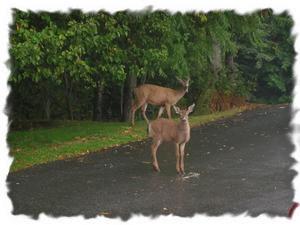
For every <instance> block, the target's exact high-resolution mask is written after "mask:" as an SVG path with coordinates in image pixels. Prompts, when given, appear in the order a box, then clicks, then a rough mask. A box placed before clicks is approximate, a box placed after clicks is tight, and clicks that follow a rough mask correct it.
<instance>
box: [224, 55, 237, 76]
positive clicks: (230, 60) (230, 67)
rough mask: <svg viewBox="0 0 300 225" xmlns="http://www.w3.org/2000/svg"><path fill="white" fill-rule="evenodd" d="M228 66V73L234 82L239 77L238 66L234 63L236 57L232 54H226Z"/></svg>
mask: <svg viewBox="0 0 300 225" xmlns="http://www.w3.org/2000/svg"><path fill="white" fill-rule="evenodd" d="M226 67H227V68H228V75H229V79H230V81H231V82H234V80H235V79H236V77H237V73H236V72H237V68H236V66H235V64H234V58H233V55H232V54H230V53H229V54H228V55H226Z"/></svg>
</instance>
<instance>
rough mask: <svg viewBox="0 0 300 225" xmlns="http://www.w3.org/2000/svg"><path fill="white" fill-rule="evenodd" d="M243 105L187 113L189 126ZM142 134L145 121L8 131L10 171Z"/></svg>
mask: <svg viewBox="0 0 300 225" xmlns="http://www.w3.org/2000/svg"><path fill="white" fill-rule="evenodd" d="M245 109H246V108H236V109H232V110H229V111H225V112H218V113H214V114H210V115H201V116H191V117H190V124H191V126H197V125H201V124H204V123H207V122H210V121H214V120H217V119H220V118H224V117H230V116H233V115H235V114H236V113H238V112H241V111H243V110H245ZM145 138H146V123H145V122H144V121H138V122H137V123H136V126H134V127H130V126H129V125H128V123H122V122H92V121H66V122H61V123H58V125H57V126H56V127H54V128H36V129H32V130H27V131H11V132H9V133H8V135H7V142H8V144H9V146H10V155H11V156H13V157H14V160H13V163H12V165H11V168H10V170H11V172H14V171H17V170H20V169H24V168H27V167H31V166H33V165H37V164H42V163H46V162H50V161H54V160H59V159H66V158H70V157H74V156H80V155H84V154H87V153H89V152H95V151H101V150H103V149H106V148H110V147H113V146H118V145H122V144H125V143H129V142H132V141H138V140H142V139H145Z"/></svg>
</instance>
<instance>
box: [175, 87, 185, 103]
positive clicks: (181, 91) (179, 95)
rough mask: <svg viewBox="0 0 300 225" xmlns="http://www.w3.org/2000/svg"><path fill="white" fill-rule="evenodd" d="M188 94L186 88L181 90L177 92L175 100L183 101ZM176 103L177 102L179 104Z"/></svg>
mask: <svg viewBox="0 0 300 225" xmlns="http://www.w3.org/2000/svg"><path fill="white" fill-rule="evenodd" d="M185 93H186V90H185V89H184V88H180V89H177V90H175V98H176V100H177V101H178V100H179V99H181V98H182V97H183V96H184V95H185ZM177 101H176V102H177Z"/></svg>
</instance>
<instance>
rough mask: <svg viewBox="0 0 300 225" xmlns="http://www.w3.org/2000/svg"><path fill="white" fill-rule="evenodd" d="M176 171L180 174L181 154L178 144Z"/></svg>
mask: <svg viewBox="0 0 300 225" xmlns="http://www.w3.org/2000/svg"><path fill="white" fill-rule="evenodd" d="M176 171H177V173H180V153H179V144H176Z"/></svg>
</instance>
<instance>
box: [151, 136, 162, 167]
mask: <svg viewBox="0 0 300 225" xmlns="http://www.w3.org/2000/svg"><path fill="white" fill-rule="evenodd" d="M159 145H160V140H155V139H153V143H152V145H151V153H152V166H153V169H154V171H156V172H159V171H160V169H159V166H158V162H157V158H156V152H157V149H158V146H159Z"/></svg>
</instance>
